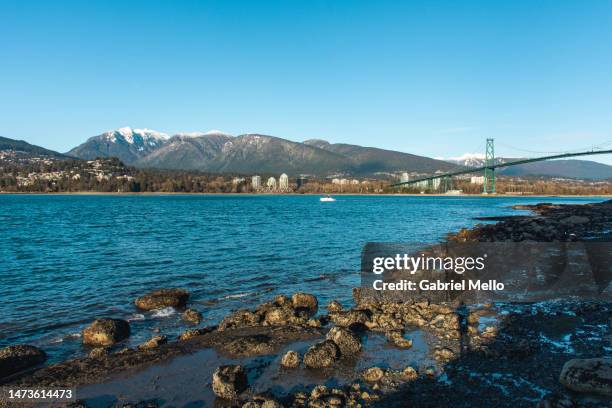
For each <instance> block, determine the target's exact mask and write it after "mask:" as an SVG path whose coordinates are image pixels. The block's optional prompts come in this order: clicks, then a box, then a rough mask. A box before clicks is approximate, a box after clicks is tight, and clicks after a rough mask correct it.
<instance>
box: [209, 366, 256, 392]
mask: <svg viewBox="0 0 612 408" xmlns="http://www.w3.org/2000/svg"><path fill="white" fill-rule="evenodd" d="M248 386H249V384H248V379H247V375H246V372H245V371H244V368H243V367H242V366H239V365H226V366H220V367H219V368H217V369H216V370H215V372H214V373H213V377H212V389H213V392H214V393H215V395H216V396H217V397H220V398H224V399H229V400H234V399H236V398H238V395H240V394H241V393H242V392H243V391H244V390H246V389H247V387H248Z"/></svg>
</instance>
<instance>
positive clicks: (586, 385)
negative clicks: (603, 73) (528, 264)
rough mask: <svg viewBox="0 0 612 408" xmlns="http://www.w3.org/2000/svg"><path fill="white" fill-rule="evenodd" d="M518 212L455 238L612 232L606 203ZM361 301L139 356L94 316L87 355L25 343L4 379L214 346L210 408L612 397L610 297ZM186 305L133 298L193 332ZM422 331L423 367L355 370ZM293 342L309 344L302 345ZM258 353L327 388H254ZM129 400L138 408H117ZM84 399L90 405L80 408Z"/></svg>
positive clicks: (104, 368) (248, 320) (278, 301)
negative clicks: (251, 365) (171, 311)
mask: <svg viewBox="0 0 612 408" xmlns="http://www.w3.org/2000/svg"><path fill="white" fill-rule="evenodd" d="M517 209H528V210H531V211H533V212H534V215H529V216H517V217H507V218H504V219H503V220H499V222H497V223H495V224H486V225H481V226H477V227H475V228H473V229H470V230H461V231H459V232H458V233H455V234H451V235H449V236H448V240H449V241H489V242H490V241H514V242H520V241H538V242H539V241H545V242H550V241H581V240H598V241H604V242H609V241H610V238H611V236H610V234H611V233H612V232H611V231H612V201H607V202H605V203H600V204H587V205H550V204H539V205H536V206H528V207H520V208H517ZM353 298H354V305H353V306H352V307H347V306H345V305H341V304H340V303H338V302H331V303H330V304H329V305H326V307H325V310H323V309H324V308H323V307H320V305H319V304H318V300H317V298H316V297H315V296H314V295H311V294H306V293H295V294H293V295H292V296H284V295H278V296H276V297H275V298H274V299H272V300H270V301H268V302H266V303H263V304H261V305H259V306H258V307H256V308H254V309H251V310H238V311H236V312H234V313H232V314H230V315H228V316H226V317H225V318H224V319H223V321H221V323H220V324H219V325H218V326H214V327H205V326H202V327H196V328H191V329H187V330H186V331H185V332H184V333H183V334H182V335H181V336H180V337H179V338H178V339H176V340H169V339H167V338H166V337H165V336H164V335H163V334H159V335H157V336H154V337H153V338H151V339H150V340H149V341H147V342H145V343H143V344H141V345H140V346H138V347H136V348H133V349H129V348H121V342H122V341H123V340H124V339H125V338H127V337H129V335H130V327H129V324H128V323H127V322H125V321H122V320H119V319H109V318H103V319H98V320H96V321H95V322H93V323H92V324H91V325H90V326H88V327H87V328H85V329H84V331H83V343H84V344H85V345H86V346H87V347H90V348H91V352H90V354H89V356H88V357H85V358H80V359H76V360H70V361H66V362H63V363H59V364H54V365H51V366H46V367H40V364H41V363H42V362H43V361H44V359H45V354H44V351H42V350H38V349H36V348H34V347H31V346H13V347H7V348H5V349H2V350H0V368H1V370H0V376H1V377H4V378H3V379H0V384H2V385H10V386H20V387H42V386H47V387H49V386H64V387H67V386H78V387H82V386H85V385H87V384H100V383H104V382H106V381H109V380H110V379H112V378H114V377H116V376H117V375H120V374H122V373H126V372H138V371H139V370H144V369H146V368H147V367H151V366H156V365H158V364H163V363H167V362H168V361H171V360H172V359H173V358H175V357H178V356H189V355H193V354H194V353H197V352H198V351H199V350H203V349H212V350H214V351H215V352H216V353H218V355H220V356H223V357H226V358H228V359H231V361H232V363H233V364H223V365H219V366H218V367H216V369H215V370H214V372H213V373H211V375H212V376H211V381H210V384H209V387H210V388H211V389H212V392H213V393H214V394H215V395H216V396H217V398H216V399H215V400H214V404H215V406H231V407H234V406H236V407H245V408H255V407H265V408H272V407H281V406H286V407H341V406H347V407H358V406H381V407H404V406H410V405H415V406H431V407H436V406H482V407H485V406H486V407H488V406H508V407H510V406H512V407H517V406H519V407H520V406H536V405H538V406H542V407H572V406H587V407H589V406H592V407H598V406H602V403H604V402H606V401H609V397H610V395H611V393H612V382H611V381H612V379H611V377H610V376H611V375H612V374H611V373H612V360H611V359H610V356H611V355H612V348H611V347H610V344H611V340H612V337H611V333H610V324H611V316H612V314H611V313H612V308H611V304H610V302H602V301H597V302H596V301H591V302H584V301H576V300H567V301H557V302H542V303H538V304H518V305H517V304H485V305H477V306H472V307H467V308H463V309H458V308H456V307H454V306H453V305H448V304H433V303H429V302H423V301H420V302H416V301H414V302H393V301H389V300H376V299H371V298H368V297H367V296H363V293H362V291H361V290H360V289H359V288H356V289H355V290H354V292H353ZM188 300H189V293H188V292H187V291H185V290H182V289H162V290H159V291H155V292H151V293H149V294H146V295H144V296H142V297H140V298H138V299H136V300H135V306H136V307H137V308H139V309H141V310H154V309H157V308H162V307H175V308H177V309H179V310H182V311H183V318H184V319H185V320H186V321H187V322H190V323H191V324H196V326H198V325H199V323H200V321H201V315H199V312H197V311H195V310H193V309H189V308H188V307H187V306H188ZM416 333H419V334H422V335H423V336H425V338H426V339H427V347H426V352H425V355H426V359H425V360H426V361H427V364H425V365H422V366H417V364H406V365H405V366H402V367H397V366H395V367H391V364H389V363H390V362H388V361H387V362H385V361H383V362H382V363H379V364H378V365H371V366H363V365H359V363H358V362H359V361H360V360H361V361H363V360H364V359H365V358H366V357H365V355H366V354H367V353H368V347H371V344H372V342H373V341H374V339H382V341H383V342H384V343H385V345H384V347H385V349H384V350H392V351H393V352H394V353H409V352H411V350H412V349H413V348H415V347H416V346H415V345H414V343H413V340H414V337H415V336H416ZM294 344H306V346H304V347H302V350H298V349H296V350H294V349H291V347H292V345H294ZM287 347H289V349H286V348H287ZM390 352H391V351H390ZM256 356H277V358H276V360H275V361H278V362H277V363H276V364H277V365H278V366H277V367H276V368H274V369H275V370H281V372H282V373H284V374H283V375H291V372H292V371H293V372H299V373H311V372H316V373H317V375H319V376H320V377H321V378H322V381H320V382H319V383H314V382H313V383H310V382H307V381H303V382H301V383H300V386H299V387H294V388H293V389H290V390H288V391H286V392H285V391H283V392H278V391H277V390H275V388H274V387H272V386H270V389H268V390H264V391H262V392H256V391H255V390H253V389H251V384H250V382H251V381H252V380H253V379H254V376H256V375H257V373H256V372H252V371H249V369H248V367H246V365H245V362H248V361H251V360H249V359H251V358H253V357H256ZM296 370H297V371H296ZM300 370H302V371H300ZM338 371H344V374H343V378H344V381H339V380H338V378H337V377H338ZM280 382H282V378H281V379H280ZM151 399H152V400H153V401H149V402H146V401H145V402H142V401H141V402H140V406H155V405H157V404H163V401H157V400H156V398H155V395H152V398H151ZM127 402H132V403H134V404H137V403H139V401H117V402H116V403H117V404H118V405H119V406H121V405H122V404H124V403H127ZM87 403H88V401H87V399H86V398H85V399H84V401H82V402H78V403H73V404H72V406H87ZM0 404H2V403H1V402H0ZM79 404H80V405H79ZM204 406H207V405H204Z"/></svg>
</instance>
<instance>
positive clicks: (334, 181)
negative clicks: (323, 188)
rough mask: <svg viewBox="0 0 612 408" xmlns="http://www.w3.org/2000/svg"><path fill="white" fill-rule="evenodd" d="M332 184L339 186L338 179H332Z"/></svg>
mask: <svg viewBox="0 0 612 408" xmlns="http://www.w3.org/2000/svg"><path fill="white" fill-rule="evenodd" d="M332 184H340V179H339V178H335V179H332Z"/></svg>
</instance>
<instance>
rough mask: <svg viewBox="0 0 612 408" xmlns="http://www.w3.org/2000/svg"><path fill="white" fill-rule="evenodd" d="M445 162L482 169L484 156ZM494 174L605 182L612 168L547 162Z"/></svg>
mask: <svg viewBox="0 0 612 408" xmlns="http://www.w3.org/2000/svg"><path fill="white" fill-rule="evenodd" d="M522 159H524V158H521V157H516V158H510V157H496V158H495V162H496V163H509V162H513V161H517V160H522ZM447 161H449V162H451V163H454V164H457V165H459V166H465V167H482V166H484V165H485V158H484V155H481V154H464V155H463V156H461V157H457V158H453V159H447ZM496 172H497V173H498V174H500V175H503V176H515V177H520V176H523V177H525V176H542V177H560V178H576V179H591V180H605V179H610V178H612V166H609V165H607V164H603V163H597V162H594V161H590V160H576V159H566V160H548V161H541V162H533V163H527V164H520V165H517V166H509V167H501V168H499V169H498V170H496Z"/></svg>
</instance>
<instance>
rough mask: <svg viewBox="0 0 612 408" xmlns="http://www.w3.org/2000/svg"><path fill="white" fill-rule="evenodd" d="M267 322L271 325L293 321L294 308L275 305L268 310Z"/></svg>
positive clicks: (280, 324) (282, 324)
mask: <svg viewBox="0 0 612 408" xmlns="http://www.w3.org/2000/svg"><path fill="white" fill-rule="evenodd" d="M265 316H266V317H265V322H266V323H267V324H269V325H271V326H284V325H287V324H290V323H292V322H293V318H294V317H295V315H294V311H293V309H289V308H286V307H275V308H273V309H270V310H269V311H268V312H266V315H265Z"/></svg>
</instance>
